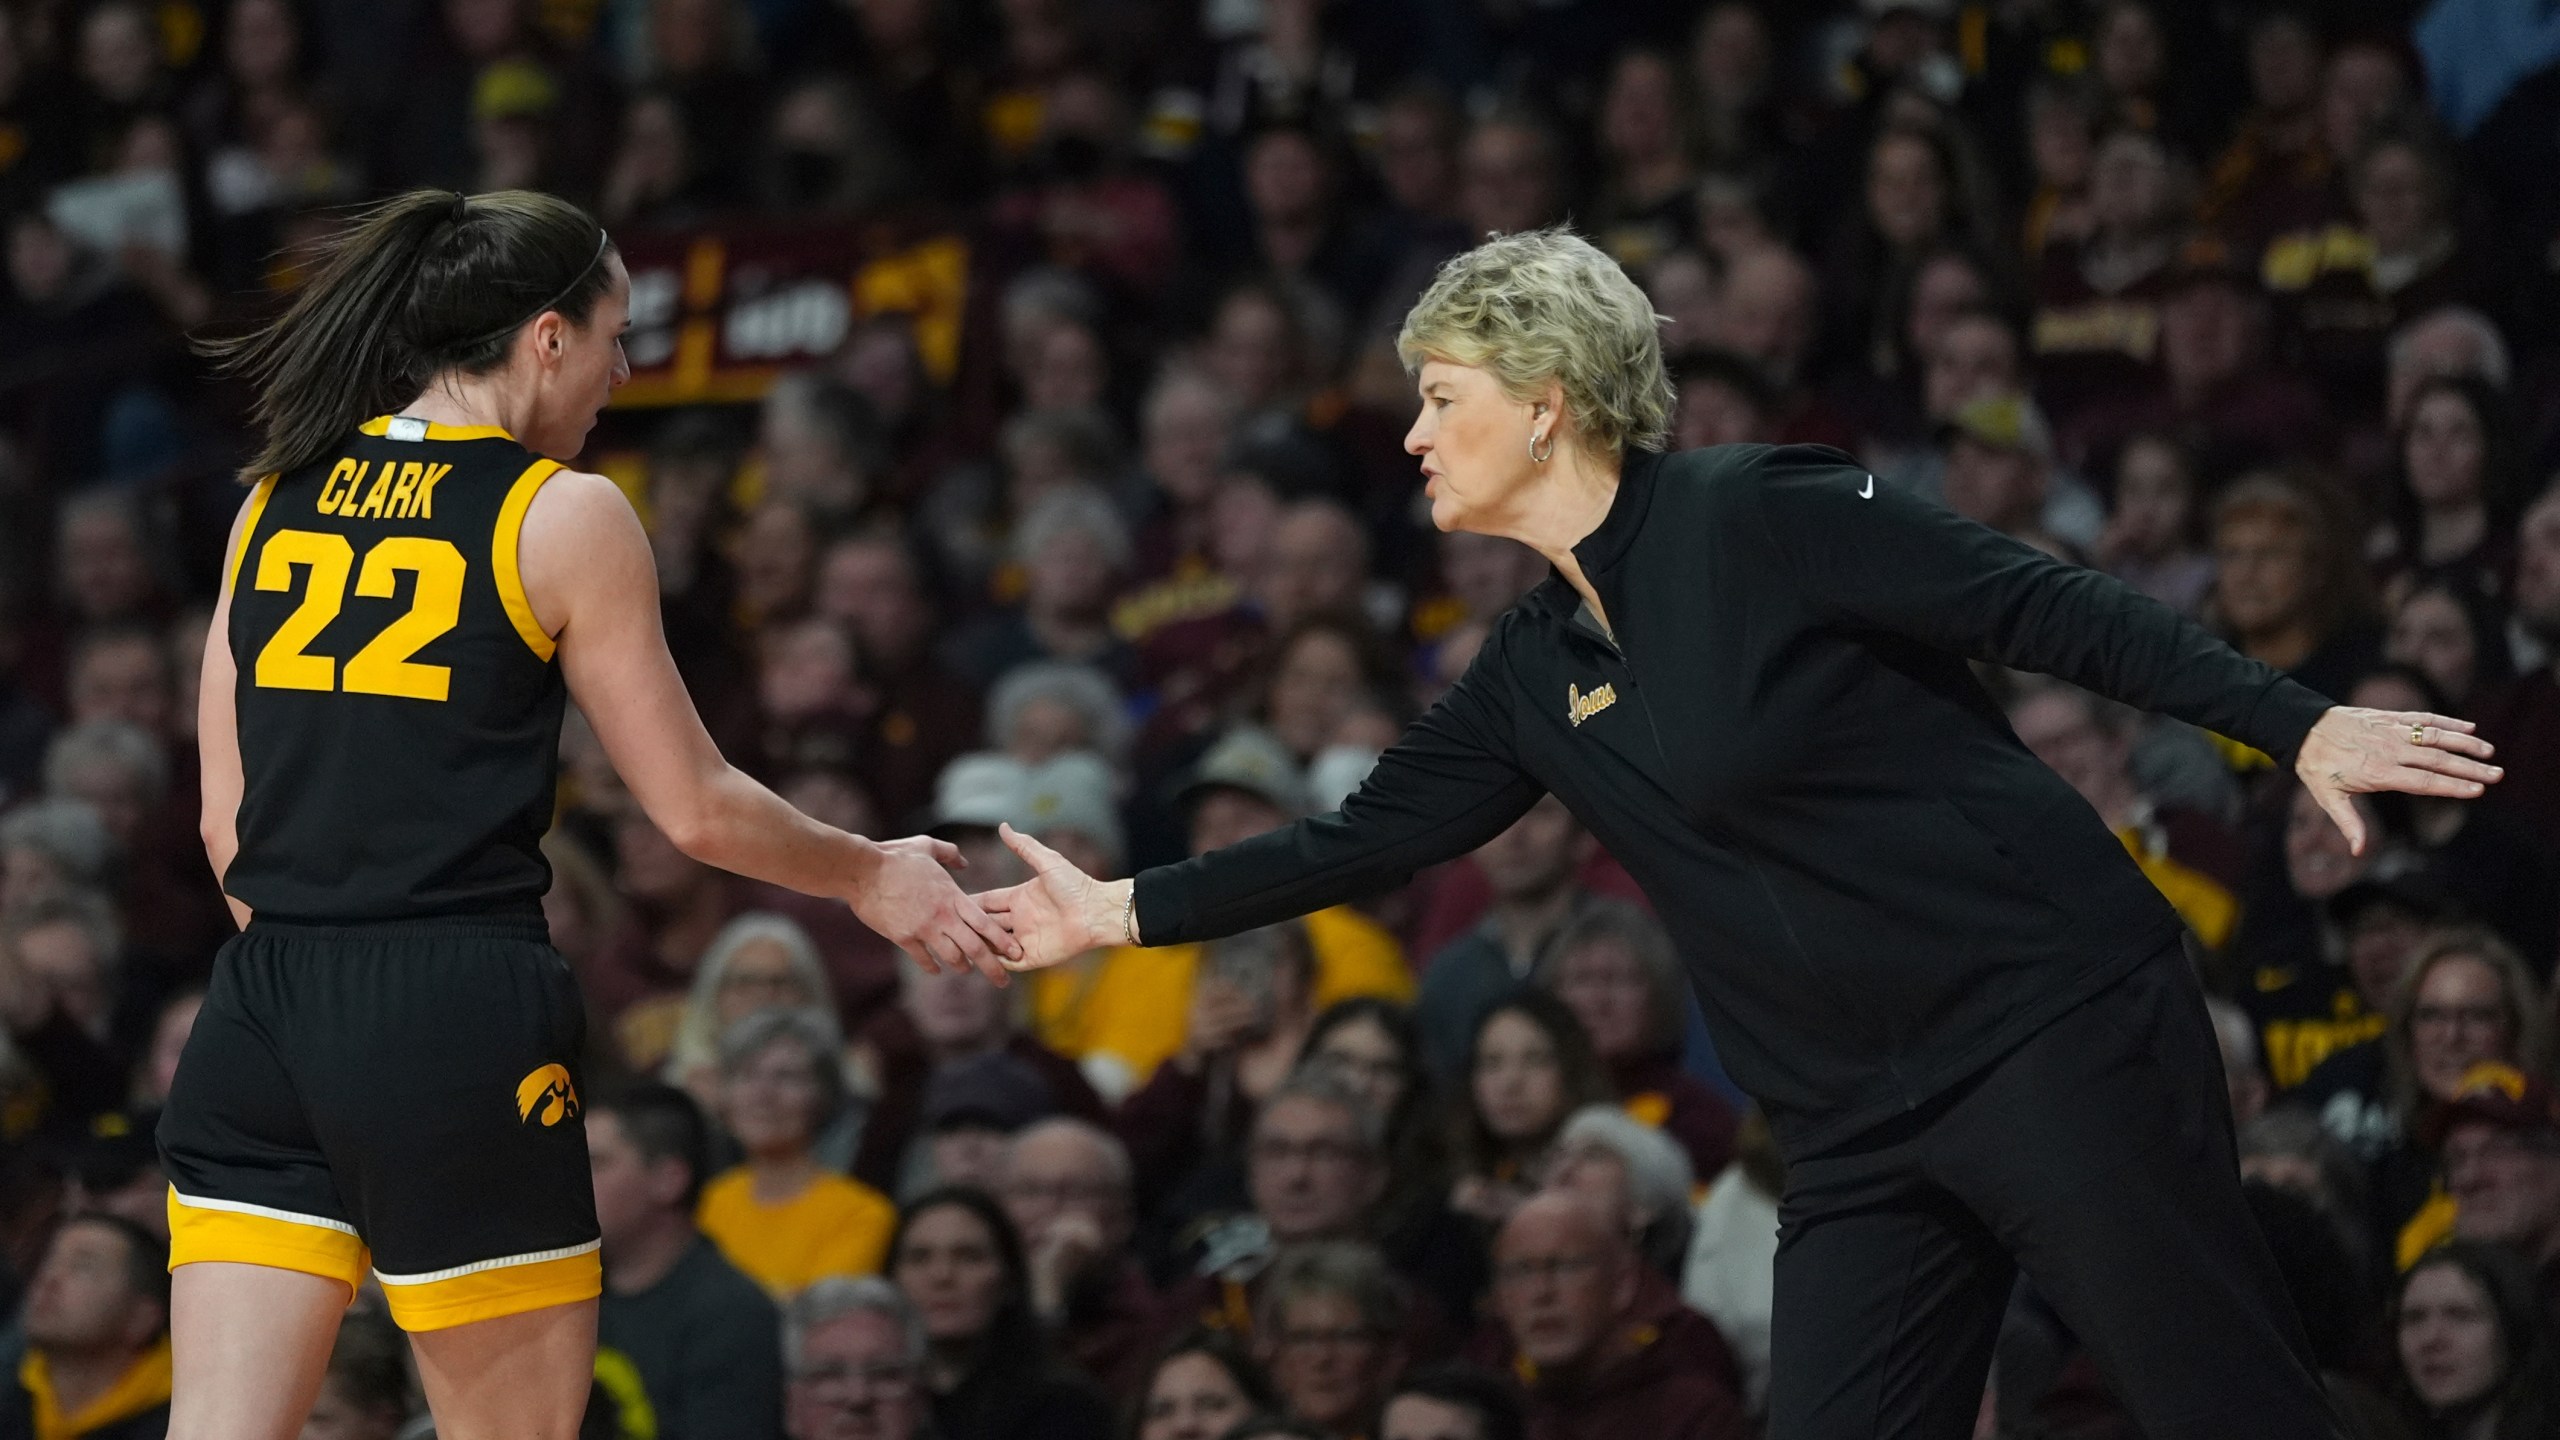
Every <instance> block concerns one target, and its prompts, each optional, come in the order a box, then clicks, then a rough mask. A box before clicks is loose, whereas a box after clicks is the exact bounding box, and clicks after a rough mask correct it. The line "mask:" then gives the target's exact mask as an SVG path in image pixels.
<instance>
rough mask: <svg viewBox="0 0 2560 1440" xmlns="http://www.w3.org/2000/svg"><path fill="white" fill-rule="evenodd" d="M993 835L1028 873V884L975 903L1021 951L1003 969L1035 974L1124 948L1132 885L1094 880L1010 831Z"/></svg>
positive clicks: (1061, 857) (993, 892)
mask: <svg viewBox="0 0 2560 1440" xmlns="http://www.w3.org/2000/svg"><path fill="white" fill-rule="evenodd" d="M996 833H997V834H998V835H1000V836H1002V837H1003V838H1004V843H1005V844H1007V845H1009V846H1011V847H1012V848H1013V853H1014V854H1016V855H1019V856H1021V857H1022V863H1023V864H1025V865H1028V866H1030V867H1031V878H1030V879H1028V880H1025V881H1023V882H1022V883H1021V884H1019V885H1009V886H1007V887H1005V888H1004V889H1002V890H990V891H988V892H987V893H986V894H984V895H981V896H979V897H978V898H979V900H980V901H982V902H983V903H984V904H985V905H986V907H987V913H988V914H990V915H993V916H995V917H996V918H997V920H998V921H999V922H1001V923H1002V924H1003V925H1004V927H1005V928H1006V929H1007V930H1010V931H1011V932H1013V938H1014V940H1015V941H1016V942H1017V943H1018V944H1019V945H1020V946H1021V953H1020V954H1019V955H1016V956H1015V957H1013V958H1012V959H1010V960H1007V961H1006V962H1005V963H1006V965H1007V966H1008V967H1010V968H1012V969H1015V970H1039V969H1043V968H1046V967H1048V966H1051V965H1055V964H1057V963H1058V962H1060V961H1062V960H1070V959H1073V958H1074V957H1076V956H1078V955H1081V954H1083V953H1084V952H1086V951H1087V950H1091V949H1093V948H1094V947H1095V946H1097V945H1121V944H1126V943H1127V942H1128V939H1129V932H1128V929H1127V907H1128V904H1129V890H1130V887H1131V886H1133V885H1135V884H1137V883H1138V882H1136V881H1134V880H1096V879H1094V878H1093V877H1092V876H1090V875H1087V874H1086V873H1084V872H1083V871H1081V870H1079V869H1077V868H1076V867H1075V866H1074V865H1073V864H1072V863H1070V862H1069V861H1068V859H1067V857H1066V856H1064V855H1061V854H1059V853H1058V852H1057V851H1055V850H1052V849H1050V848H1049V847H1048V846H1046V845H1043V844H1041V843H1040V842H1039V841H1037V840H1034V839H1032V838H1031V837H1030V836H1028V835H1025V834H1023V833H1022V832H1021V831H1019V830H1016V829H1014V828H1013V827H1012V826H1010V825H1006V826H1002V827H1000V828H999V829H998V830H997V832H996Z"/></svg>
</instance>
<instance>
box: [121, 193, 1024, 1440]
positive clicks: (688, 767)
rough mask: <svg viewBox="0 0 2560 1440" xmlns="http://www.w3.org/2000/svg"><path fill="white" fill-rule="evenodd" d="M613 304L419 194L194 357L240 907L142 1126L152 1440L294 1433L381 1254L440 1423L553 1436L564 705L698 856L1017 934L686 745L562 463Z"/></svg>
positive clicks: (578, 1176)
mask: <svg viewBox="0 0 2560 1440" xmlns="http://www.w3.org/2000/svg"><path fill="white" fill-rule="evenodd" d="M629 292H630V278H629V276H628V274H627V273H626V272H625V271H624V269H623V265H622V261H621V258H620V256H618V255H617V254H616V253H615V252H614V249H613V246H612V244H611V242H610V241H609V240H608V239H607V238H606V236H605V233H604V231H603V229H602V227H600V226H599V225H597V223H596V222H595V221H594V220H593V219H591V218H589V217H588V216H587V215H586V214H584V213H583V212H581V211H580V210H578V209H577V208H576V207H574V206H571V205H569V204H567V203H566V202H563V201H560V200H556V199H553V198H551V197H548V196H544V195H537V194H532V193H527V192H502V193H497V194H490V195H482V196H478V197H476V198H468V199H466V198H465V197H463V196H461V195H457V194H453V193H451V192H418V193H413V194H409V195H404V196H401V197H399V198H397V199H394V200H391V201H388V202H386V203H384V204H382V205H380V206H378V207H376V208H374V209H372V210H370V211H368V212H367V213H366V214H364V215H363V216H362V217H361V218H360V220H359V221H358V223H356V224H354V225H353V226H352V228H350V229H349V230H348V231H347V232H346V233H345V234H344V235H343V236H342V237H341V238H340V239H339V240H338V241H337V242H336V243H335V245H334V247H333V249H332V251H331V252H330V253H329V254H328V255H327V256H326V257H325V258H324V260H323V262H322V263H321V264H320V265H319V267H318V268H317V271H316V273H315V274H314V276H313V278H312V280H311V281H310V282H309V283H308V285H307V286H306V287H305V288H304V289H303V291H302V293H301V294H300V296H299V297H298V298H297V299H296V300H295V302H294V303H293V305H292V307H291V308H290V309H289V310H288V311H287V312H286V313H285V314H284V315H283V316H282V317H281V318H279V319H278V320H276V321H275V322H273V323H272V324H270V325H268V326H267V327H265V328H264V329H261V330H258V331H256V332H255V333H252V334H249V335H246V336H243V337H240V338H238V339H235V340H230V341H224V342H219V343H216V344H213V345H210V346H208V347H207V348H208V350H209V352H210V353H212V354H213V355H215V356H216V358H218V359H219V360H221V361H222V362H223V363H224V364H225V365H226V366H227V367H229V368H230V369H231V370H233V371H234V372H235V373H238V374H242V375H244V376H246V377H248V378H250V379H251V380H253V381H254V382H255V383H256V384H257V386H258V388H259V398H258V403H257V408H256V416H257V419H258V421H259V423H260V425H261V427H262V429H263V431H264V439H265V443H264V448H263V449H262V450H261V452H260V453H259V455H258V456H257V458H256V459H255V460H254V461H253V462H252V463H251V464H250V465H249V467H247V470H246V472H245V474H246V476H247V477H248V478H251V479H253V480H254V486H253V488H252V489H251V491H250V494H249V498H248V501H247V503H246V504H245V505H243V506H242V508H241V511H240V516H239V519H238V521H237V522H236V523H235V524H234V526H233V529H232V535H231V542H230V547H229V550H228V553H227V556H226V562H225V570H224V576H223V588H222V598H221V602H220V604H219V605H218V606H217V608H216V609H215V612H214V618H213V629H212V634H211V638H210V640H209V642H208V644H207V645H206V647H205V662H204V681H203V690H202V694H201V697H200V700H199V707H200V711H199V714H200V726H201V730H200V735H201V744H202V747H203V765H204V839H205V847H206V851H207V853H208V855H209V856H210V858H211V860H212V863H213V869H214V873H215V874H216V875H217V876H218V877H220V879H221V881H222V885H223V889H224V891H225V893H226V894H227V895H228V896H229V897H230V903H231V906H232V910H233V913H234V914H235V916H236V917H237V918H238V919H239V920H240V922H241V923H242V925H243V926H244V929H243V931H242V933H241V934H240V935H239V936H238V937H237V938H235V939H233V940H232V941H231V942H230V943H229V944H227V945H226V946H224V948H223V950H222V953H221V955H220V957H219V959H218V960H217V962H216V965H215V970H214V978H213V984H212V989H211V991H210V993H209V994H208V995H207V996H206V999H205V1006H204V1011H203V1013H202V1015H201V1016H200V1017H199V1018H198V1020H197V1021H196V1026H195V1030H194V1033H193V1035H192V1037H191V1038H190V1039H189V1041H188V1044H187V1049H186V1052H185V1055H184V1058H183V1059H181V1061H180V1062H179V1066H178V1071H177V1078H176V1082H175V1086H174V1088H173V1091H172V1093H171V1096H170V1099H169V1104H168V1108H167V1110H166V1112H165V1113H164V1116H163V1118H162V1121H161V1125H160V1137H159V1138H160V1147H161V1154H162V1159H163V1163H164V1165H165V1167H166V1170H167V1173H168V1175H169V1180H170V1194H169V1220H170V1234H171V1261H170V1263H171V1268H172V1269H173V1271H174V1272H175V1274H174V1277H173V1285H172V1290H173V1296H172V1313H171V1328H172V1330H173V1332H174V1342H175V1347H176V1394H175V1398H174V1401H173V1406H172V1411H171V1422H170V1433H171V1434H172V1435H175V1436H181V1437H186V1440H285V1437H290V1436H292V1435H294V1434H295V1433H296V1432H297V1430H298V1429H299V1428H300V1426H301V1423H302V1419H303V1417H304V1416H305V1415H306V1414H307V1413H308V1412H309V1410H310V1408H311V1403H312V1399H313V1396H314V1395H315V1394H316V1392H317V1390H318V1388H319V1385H320V1382H321V1377H322V1374H323V1371H324V1369H325V1368H326V1365H327V1362H328V1358H329V1350H330V1344H331V1341H332V1339H333V1337H334V1336H335V1334H336V1331H337V1328H338V1320H339V1317H340V1315H341V1314H342V1313H343V1312H344V1311H345V1309H346V1306H347V1304H348V1301H349V1299H350V1298H351V1296H352V1294H353V1292H354V1290H355V1288H356V1287H357V1286H358V1285H359V1284H361V1283H362V1281H363V1280H364V1278H365V1276H366V1275H367V1274H368V1273H371V1274H372V1275H374V1276H375V1277H377V1278H378V1279H379V1280H380V1281H381V1283H382V1288H383V1293H384V1295H385V1296H386V1297H387V1298H388V1300H389V1303H390V1309H391V1314H392V1318H393V1319H395V1320H397V1321H398V1322H399V1323H400V1325H401V1326H402V1328H404V1329H406V1330H407V1331H408V1332H409V1335H410V1342H411V1345H412V1347H413V1349H414V1351H415V1353H416V1356H417V1362H418V1373H419V1378H420V1380H421V1382H422V1384H423V1386H424V1389H425V1392H426V1397H427V1402H428V1404H429V1405H430V1406H431V1407H432V1408H433V1410H434V1412H435V1422H436V1432H437V1434H438V1435H440V1436H442V1437H444V1440H497V1437H502V1436H503V1437H507V1440H528V1437H530V1440H553V1437H559V1440H566V1437H569V1436H571V1435H573V1434H574V1433H575V1432H576V1430H577V1428H578V1423H579V1419H580V1416H581V1415H582V1413H583V1412H584V1410H585V1407H586V1401H587V1394H588V1387H589V1383H590V1374H591V1367H592V1364H593V1355H594V1349H595V1323H596V1297H597V1295H598V1293H599V1291H600V1289H601V1270H600V1267H599V1264H598V1261H597V1253H596V1244H597V1239H596V1236H597V1232H596V1218H595V1210H594V1201H593V1194H592V1190H591V1188H590V1180H589V1176H588V1170H587V1147H586V1137H585V1132H584V1129H583V1127H582V1125H581V1123H580V1116H579V1059H578V1057H579V1051H580V1048H581V1045H582V1042H583V1038H584V1023H583V1020H582V1013H583V1012H582V1009H581V1006H580V1002H579V997H578V990H577V986H576V984H575V982H574V981H573V979H572V978H571V976H570V974H569V971H568V968H567V966H566V965H565V964H564V963H563V962H562V960H561V958H560V956H559V955H558V954H557V953H556V952H554V951H553V950H552V949H551V948H550V946H549V945H548V943H547V933H546V931H545V929H544V925H543V919H542V911H541V906H540V901H541V898H542V895H543V892H544V890H545V889H546V888H547V887H548V885H549V883H550V872H549V869H548V867H547V866H546V865H545V864H544V862H543V859H542V855H541V853H540V851H539V849H538V848H537V842H538V841H539V840H540V838H541V836H542V834H543V832H544V831H545V830H546V829H547V828H548V827H549V825H550V823H551V817H552V807H553V783H554V778H555V771H556V760H555V757H556V751H557V746H558V738H559V728H560V716H561V707H562V705H563V703H564V701H565V700H567V699H568V698H570V697H572V696H574V697H575V698H576V700H577V702H578V705H579V708H580V709H581V711H583V712H584V713H585V714H586V715H587V717H588V718H589V719H590V720H591V721H592V722H593V724H594V726H595V730H596V733H597V735H598V737H599V738H600V739H601V740H602V741H603V743H604V746H605V749H606V751H607V752H608V753H609V754H610V756H611V757H612V760H613V763H614V766H615V768H616V769H617V770H618V771H619V772H620V773H621V775H622V776H623V778H624V780H625V781H626V782H627V783H628V785H629V786H630V790H631V794H632V797H633V799H634V800H636V801H637V803H638V804H639V805H640V807H641V808H642V809H643V810H645V811H646V812H647V813H648V815H649V818H650V819H651V820H652V821H654V822H655V823H656V824H657V825H658V826H659V827H660V828H661V829H662V830H664V831H665V832H666V834H667V836H668V837H669V838H670V839H671V840H673V841H674V842H675V843H676V845H677V846H679V847H680V848H681V849H683V850H684V851H685V852H686V853H688V854H690V855H693V856H695V857H696V858H698V859H701V860H703V861H705V862H707V863H710V864H713V865H717V866H721V867H723V868H725V869H729V870H734V871H736V872H738V873H740V874H743V875H749V876H753V877H755V878H757V879H761V880H767V881H771V882H773V883H775V884H779V885H786V886H789V887H791V888H793V889H796V890H801V891H805V892H808V893H810V894H813V895H822V896H831V897H834V898H838V899H841V900H843V901H845V902H846V903H847V904H848V905H850V906H851V907H852V908H853V910H854V912H855V913H856V914H857V915H858V916H860V917H861V919H862V920H863V921H864V922H865V923H866V924H868V925H870V926H871V927H872V928H873V929H875V930H877V931H879V932H880V933H881V934H883V935H885V936H887V937H888V938H889V939H891V940H892V941H894V942H896V943H897V944H898V945H899V946H901V947H902V948H904V949H906V950H908V951H909V952H911V953H914V954H916V955H918V956H919V957H922V958H924V959H925V960H926V963H928V964H950V965H961V964H973V965H976V966H978V967H979V968H981V969H984V970H987V971H990V972H995V971H998V970H999V969H1000V966H999V961H998V955H999V953H1000V952H1001V953H1014V952H1013V951H1012V949H1011V942H1010V940H1009V938H1008V937H1006V936H1005V935H1004V933H1003V932H1002V931H1001V930H1000V929H998V928H997V927H996V926H995V925H994V924H993V922H991V921H990V920H989V919H988V918H987V917H986V916H985V915H984V914H983V913H982V912H981V911H980V910H979V909H978V907H977V905H976V903H975V902H973V901H971V900H970V899H968V898H967V897H966V896H964V895H962V894H961V893H960V891H959V889H958V887H957V886H956V885H955V884H954V883H953V882H952V880H951V878H950V876H949V874H948V873H947V872H946V870H945V867H946V866H950V865H955V864H957V863H958V854H957V852H956V851H954V850H953V849H952V848H951V847H950V846H948V845H946V844H943V843H941V842H938V841H932V840H925V839H910V840H898V841H890V842H885V843H883V842H876V841H872V840H866V839H863V838H861V837H858V836H853V835H848V834H845V833H843V832H841V831H837V830H833V829H830V828H829V827H827V826H824V825H820V824H818V823H817V822H815V821H813V820H810V819H808V818H807V817H805V816H803V815H801V814H800V813H799V812H797V811H795V810H793V809H792V808H791V807H790V806H788V805H786V804H784V803H783V802H782V801H781V800H779V799H778V798H776V797H775V796H774V795H773V794H772V793H771V792H769V791H767V790H766V789H765V788H764V787H762V786H760V785H758V784H757V783H755V782H754V781H752V780H750V779H748V778H747V777H746V776H744V775H742V774H740V773H739V772H738V771H737V770H735V769H734V768H732V767H731V766H730V765H729V764H727V763H726V762H725V761H724V760H722V759H721V757H720V754H719V752H718V750H717V749H716V748H714V746H713V745H712V742H711V740H710V737H709V736H708V735H707V734H705V733H704V730H703V728H702V724H701V721H700V720H699V719H698V718H697V716H696V715H695V712H694V708H693V704H692V702H691V700H690V698H689V697H688V696H687V695H686V693H685V691H684V688H683V686H682V684H681V683H680V682H679V680H678V679H677V676H676V670H675V666H674V664H673V662H672V661H671V660H670V658H669V657H668V654H667V649H666V642H665V639H664V637H663V636H662V634H661V633H660V630H659V620H658V587H657V580H656V575H655V572H654V569H653V566H652V562H651V558H650V552H649V546H648V543H647V539H646V537H645V535H644V534H643V532H642V530H641V527H640V523H639V521H638V519H637V518H636V517H635V516H634V515H633V513H632V510H631V507H630V505H629V504H628V503H626V502H625V500H624V498H623V496H622V494H621V492H620V491H619V490H618V489H616V488H615V486H614V485H613V483H612V482H611V481H609V480H606V479H604V478H602V477H600V476H595V475H587V474H581V473H579V472H577V471H573V470H569V469H565V468H563V467H562V465H561V463H560V461H561V460H562V459H564V458H568V457H574V456H575V455H576V454H577V453H578V451H579V450H580V448H581V447H582V446H583V445H584V443H585V439H586V435H587V432H588V430H589V429H590V428H591V427H592V426H593V425H594V423H595V419H596V414H597V412H598V411H599V410H601V409H602V408H603V407H604V404H605V402H606V399H607V398H608V397H609V396H610V395H611V394H612V392H613V389H614V387H615V386H617V385H619V384H621V383H622V382H623V381H624V380H625V379H627V378H629V375H630V367H629V366H628V365H627V364H626V363H625V361H624V359H623V355H622V342H621V335H622V332H623V330H624V329H625V328H627V316H628V308H629Z"/></svg>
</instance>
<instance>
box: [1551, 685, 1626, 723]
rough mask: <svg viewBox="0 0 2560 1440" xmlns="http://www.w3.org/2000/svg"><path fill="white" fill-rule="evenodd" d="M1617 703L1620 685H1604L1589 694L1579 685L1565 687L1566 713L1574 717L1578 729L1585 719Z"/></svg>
mask: <svg viewBox="0 0 2560 1440" xmlns="http://www.w3.org/2000/svg"><path fill="white" fill-rule="evenodd" d="M1617 703H1618V687H1617V686H1615V685H1603V686H1601V687H1600V688H1599V689H1597V690H1594V691H1592V692H1591V693H1590V694H1588V695H1586V694H1584V693H1582V687H1581V686H1579V685H1567V686H1566V687H1564V713H1565V714H1567V715H1569V716H1571V717H1572V718H1573V728H1575V729H1576V730H1579V729H1581V728H1582V722H1583V721H1585V720H1588V719H1590V718H1591V717H1592V716H1594V715H1597V714H1599V713H1600V712H1601V711H1603V710H1606V709H1608V708H1609V707H1610V706H1612V705H1615V704H1617Z"/></svg>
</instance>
